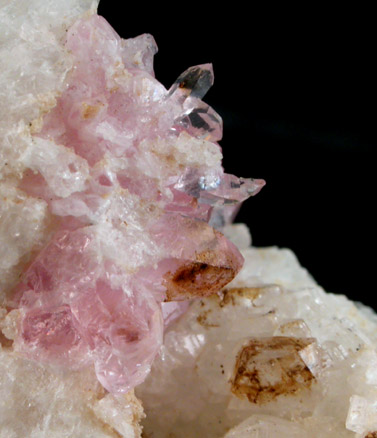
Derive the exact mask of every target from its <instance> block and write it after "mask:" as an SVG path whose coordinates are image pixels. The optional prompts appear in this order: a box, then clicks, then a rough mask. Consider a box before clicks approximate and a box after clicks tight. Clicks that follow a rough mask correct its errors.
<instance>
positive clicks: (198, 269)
mask: <svg viewBox="0 0 377 438" xmlns="http://www.w3.org/2000/svg"><path fill="white" fill-rule="evenodd" d="M235 274H236V273H235V270H234V269H232V267H225V266H214V265H210V264H207V263H202V262H191V263H188V264H186V265H183V266H181V267H180V268H178V269H177V271H175V272H174V274H171V273H168V274H167V275H166V277H165V280H166V283H165V285H166V289H167V292H166V298H167V300H168V301H171V300H179V299H186V298H190V297H204V296H208V295H212V294H214V293H216V292H218V291H219V290H220V289H221V288H222V287H224V286H225V285H226V284H228V283H229V282H230V281H231V280H232V279H233V278H234V276H235Z"/></svg>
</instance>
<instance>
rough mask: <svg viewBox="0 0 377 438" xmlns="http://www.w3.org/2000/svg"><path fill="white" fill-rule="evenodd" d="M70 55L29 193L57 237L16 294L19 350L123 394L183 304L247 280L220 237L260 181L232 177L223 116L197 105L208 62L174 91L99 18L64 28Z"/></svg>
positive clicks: (208, 81) (148, 49)
mask: <svg viewBox="0 0 377 438" xmlns="http://www.w3.org/2000/svg"><path fill="white" fill-rule="evenodd" d="M66 48H67V50H68V51H69V52H70V53H71V56H72V58H73V62H74V68H73V69H72V71H71V72H70V74H69V75H68V77H67V83H66V89H65V91H64V92H63V93H62V95H61V96H60V98H59V99H58V101H57V105H56V106H55V108H54V109H53V110H51V111H50V112H49V113H48V114H46V115H45V116H44V119H43V127H42V129H41V131H40V132H39V133H37V134H35V135H34V142H35V155H34V156H31V157H30V160H29V167H30V169H28V170H27V171H25V173H24V176H23V180H22V183H21V188H22V189H23V190H24V191H26V192H27V193H29V194H30V195H31V196H37V197H41V198H43V199H45V201H46V202H47V203H48V205H49V208H50V211H51V213H53V215H55V218H56V224H55V227H56V229H55V233H54V235H53V237H52V239H51V241H50V242H49V244H48V245H47V246H46V247H45V248H44V249H43V250H42V251H41V252H40V253H39V254H38V255H37V256H36V258H35V259H34V261H33V262H32V263H31V264H30V266H29V267H28V269H27V270H26V272H25V274H24V277H23V278H22V281H21V282H20V283H19V285H18V286H17V288H16V290H15V295H14V299H13V302H12V305H13V307H18V308H20V309H21V310H22V314H23V315H24V316H23V319H22V321H21V327H20V336H19V338H18V339H17V340H16V342H15V345H16V348H17V349H18V350H19V351H20V352H22V353H23V354H25V355H27V356H28V357H30V358H32V359H36V360H40V361H47V362H50V363H55V364H59V365H63V366H69V367H72V368H77V367H81V366H86V365H88V364H90V363H93V364H94V366H95V370H96V373H97V377H98V379H99V381H100V382H101V383H102V385H103V386H104V387H105V388H106V389H107V390H109V391H111V392H124V391H128V390H129V389H130V388H132V387H134V386H135V385H137V384H139V383H140V382H142V381H143V380H144V378H145V377H146V375H147V373H148V372H149V369H150V365H151V363H152V361H153V358H154V357H155V355H156V354H157V352H158V350H159V348H160V345H161V342H162V335H163V326H164V320H165V324H166V325H167V324H169V323H170V322H171V321H172V320H173V319H174V318H176V317H178V316H179V315H181V314H182V312H184V311H185V309H186V308H187V306H188V304H187V303H188V301H183V300H191V299H193V298H195V297H199V296H205V295H208V294H211V293H214V292H216V291H218V290H220V289H221V288H222V287H223V286H225V284H227V283H228V282H229V281H230V280H231V279H232V278H233V277H234V276H235V275H236V274H237V272H238V271H239V269H240V268H241V266H242V263H243V259H242V256H241V255H240V253H239V252H238V250H237V248H236V247H235V246H234V245H233V244H232V243H230V242H229V241H228V240H227V239H226V238H225V237H224V236H223V235H222V234H221V232H220V231H218V230H216V229H214V228H212V226H216V227H218V228H221V226H223V225H224V224H226V223H228V222H229V221H231V220H232V218H233V216H234V214H235V212H236V210H237V208H238V207H239V205H240V203H241V202H242V201H244V200H245V199H247V198H248V197H249V196H252V195H254V194H256V193H257V192H258V191H259V190H260V189H261V188H262V186H263V184H264V182H263V181H262V180H252V179H243V178H237V177H235V176H233V175H227V174H224V171H223V169H222V167H221V149H220V146H219V145H218V144H217V143H215V142H216V141H218V140H220V139H221V135H222V121H221V117H220V116H219V115H218V114H216V112H215V111H214V110H213V109H212V108H210V107H209V106H208V105H206V104H205V103H204V102H202V101H201V100H200V99H201V98H202V97H203V96H204V94H205V93H206V91H207V90H208V88H209V87H210V86H211V85H212V83H213V71H212V66H211V65H210V64H204V65H200V66H196V67H191V68H189V69H188V70H186V72H184V73H183V74H182V75H181V76H179V78H178V79H177V81H176V82H175V83H174V84H173V85H172V87H171V88H170V90H166V89H165V88H164V86H163V85H161V84H160V83H159V82H158V81H157V80H156V79H155V78H154V75H153V55H154V54H155V53H156V51H157V46H156V44H155V42H154V40H153V37H151V36H150V35H141V36H139V37H137V38H133V39H129V40H122V39H121V38H120V37H119V36H118V35H117V34H116V33H115V31H114V30H113V29H112V28H111V27H110V26H109V24H108V23H107V22H106V21H105V20H104V19H103V18H102V17H99V16H96V15H94V16H92V17H88V18H85V19H82V20H79V21H77V22H76V23H75V24H74V25H73V26H72V27H71V28H70V29H69V31H68V33H67V40H66ZM46 151H48V153H47V152H46ZM208 223H209V224H211V225H212V226H210V225H208Z"/></svg>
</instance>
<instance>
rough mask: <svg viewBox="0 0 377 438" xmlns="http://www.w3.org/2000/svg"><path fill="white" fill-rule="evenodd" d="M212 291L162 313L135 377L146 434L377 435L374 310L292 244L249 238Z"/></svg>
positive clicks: (232, 231)
mask: <svg viewBox="0 0 377 438" xmlns="http://www.w3.org/2000/svg"><path fill="white" fill-rule="evenodd" d="M225 232H226V234H227V235H228V236H229V237H230V238H231V239H232V240H233V241H234V242H238V244H239V245H240V249H241V252H242V255H243V256H244V258H245V265H244V267H243V268H242V270H241V271H240V273H239V274H238V276H237V277H236V278H235V279H234V280H233V281H232V282H231V283H230V284H229V285H228V286H227V287H226V288H224V289H223V290H222V291H221V292H220V293H218V294H215V295H212V296H211V297H205V298H202V299H201V300H199V301H197V302H194V303H193V304H192V305H191V306H190V308H189V309H188V311H187V312H186V313H185V314H184V315H183V316H182V317H181V318H180V319H178V320H176V321H174V322H173V323H172V324H170V325H169V327H168V329H167V330H166V333H165V337H164V345H163V346H162V349H161V352H160V354H159V355H158V357H157V358H156V360H155V361H154V362H153V365H152V370H151V373H150V374H149V376H148V377H147V379H146V381H145V382H144V383H142V384H141V385H140V386H139V387H138V388H137V389H136V392H137V395H138V397H139V398H140V399H141V400H142V402H143V406H144V409H145V412H146V419H145V421H144V424H143V425H144V431H145V433H146V436H148V435H149V434H151V435H152V436H153V437H154V438H165V437H167V436H179V437H180V438H194V437H195V438H196V437H206V438H262V437H263V438H276V437H283V438H292V437H293V438H296V437H297V438H319V437H320V438H333V437H337V438H373V437H376V436H377V371H376V370H377V367H376V364H377V348H376V345H377V316H376V315H375V314H374V313H373V312H372V311H371V310H370V309H367V308H365V307H364V306H361V305H357V306H355V304H354V303H352V302H351V301H349V300H347V299H346V298H345V297H344V296H341V295H332V294H326V293H325V292H324V291H323V290H322V289H321V288H320V287H319V286H318V285H317V284H316V283H315V281H314V280H313V279H312V278H311V276H310V275H309V274H308V272H307V271H306V270H305V269H303V268H302V267H301V266H300V265H299V263H298V261H297V259H296V258H295V256H294V255H293V253H292V252H291V251H289V250H282V249H278V248H274V247H272V248H261V249H257V248H253V247H248V241H249V242H250V237H249V238H247V235H246V228H245V226H242V225H237V226H228V227H227V228H226V229H225Z"/></svg>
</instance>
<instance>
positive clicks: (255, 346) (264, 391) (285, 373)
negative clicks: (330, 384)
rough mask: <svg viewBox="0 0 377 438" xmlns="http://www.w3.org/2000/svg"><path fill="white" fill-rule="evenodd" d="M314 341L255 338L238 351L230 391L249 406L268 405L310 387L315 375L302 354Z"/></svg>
mask: <svg viewBox="0 0 377 438" xmlns="http://www.w3.org/2000/svg"><path fill="white" fill-rule="evenodd" d="M313 342H314V339H312V338H291V337H283V336H276V337H270V338H253V339H251V340H250V341H249V343H248V344H247V345H245V346H244V347H242V349H241V351H240V352H239V354H238V356H237V359H236V363H235V367H234V377H233V379H232V381H231V385H232V386H231V391H232V392H233V393H234V394H235V395H236V396H238V397H240V398H247V399H248V400H249V402H250V403H255V404H265V403H268V402H270V401H272V400H274V399H276V398H277V397H279V396H283V395H285V396H286V395H293V394H295V393H297V392H298V391H300V390H303V389H308V388H310V386H311V384H312V382H313V380H314V376H313V374H312V373H311V372H310V370H309V369H308V367H307V366H306V365H305V363H304V361H303V360H302V359H301V357H300V355H299V352H300V350H302V349H304V348H305V347H307V346H308V345H310V344H312V343H313Z"/></svg>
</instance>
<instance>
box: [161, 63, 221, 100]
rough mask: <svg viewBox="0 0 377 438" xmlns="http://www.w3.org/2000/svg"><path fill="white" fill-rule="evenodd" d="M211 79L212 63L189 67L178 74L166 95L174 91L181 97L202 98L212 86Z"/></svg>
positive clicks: (212, 77) (169, 95)
mask: <svg viewBox="0 0 377 438" xmlns="http://www.w3.org/2000/svg"><path fill="white" fill-rule="evenodd" d="M213 80H214V76H213V68H212V64H202V65H196V66H195V67H190V68H188V69H187V70H186V71H184V72H183V73H182V74H181V75H179V76H178V78H177V79H176V81H175V82H174V84H173V85H172V86H171V88H170V90H169V93H168V97H171V96H172V95H173V94H175V93H176V94H177V95H179V96H182V98H183V99H185V98H186V97H189V96H191V97H196V98H198V99H202V98H203V97H204V96H205V94H206V93H207V91H208V90H209V89H210V88H211V87H212V85H213Z"/></svg>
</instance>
